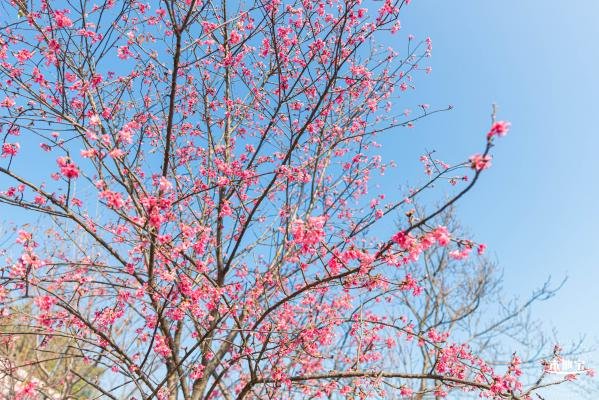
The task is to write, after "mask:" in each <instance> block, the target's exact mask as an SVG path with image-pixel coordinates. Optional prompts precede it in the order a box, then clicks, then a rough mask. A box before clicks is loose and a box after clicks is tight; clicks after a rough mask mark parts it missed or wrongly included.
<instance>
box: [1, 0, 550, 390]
mask: <svg viewBox="0 0 599 400" xmlns="http://www.w3.org/2000/svg"><path fill="white" fill-rule="evenodd" d="M408 4H409V1H408V0H402V1H400V0H385V1H381V2H373V3H372V4H370V3H369V4H365V3H364V4H363V2H362V1H360V0H327V1H324V0H323V1H314V0H302V1H281V0H271V1H262V0H255V1H248V2H243V1H240V2H232V1H225V0H222V1H217V0H213V1H209V0H185V1H182V0H173V1H171V0H169V1H154V0H151V1H148V2H144V1H139V2H138V1H129V0H127V1H115V0H108V1H105V2H98V3H93V2H88V1H87V0H81V1H78V2H75V1H70V0H65V1H62V0H60V1H47V0H43V1H31V2H29V1H26V0H11V1H4V2H2V4H1V7H2V12H1V15H2V17H0V18H1V20H0V24H1V26H0V77H1V82H0V85H1V86H0V133H1V134H2V138H3V143H2V152H1V156H2V162H3V164H2V166H1V167H0V174H1V175H2V180H0V182H1V185H2V187H1V188H0V190H2V192H1V193H0V201H1V202H3V203H5V204H6V205H7V207H8V206H11V207H12V209H20V210H22V211H24V212H23V213H20V214H18V215H19V216H20V215H34V214H35V215H39V216H40V218H41V219H40V222H39V223H38V224H37V226H36V227H35V228H31V227H29V228H27V227H24V228H23V229H20V230H19V232H18V235H17V238H16V239H15V245H16V246H18V251H16V250H15V251H12V252H8V253H7V256H6V260H5V262H4V264H3V265H2V267H1V270H0V279H1V286H0V303H1V304H2V307H3V313H5V314H7V315H10V317H11V318H12V320H13V321H16V322H15V324H14V326H15V327H17V329H16V330H12V331H10V332H4V333H2V335H8V336H14V335H28V334H32V333H33V334H35V335H38V336H39V335H44V336H45V337H47V338H48V339H47V340H48V341H50V342H51V341H53V340H64V341H66V342H68V343H73V345H72V346H69V351H67V350H66V349H65V351H64V352H63V353H62V355H63V357H77V358H79V359H80V360H81V362H83V363H87V364H93V365H98V366H99V367H100V368H104V369H106V372H105V373H104V374H103V376H102V380H101V383H100V384H96V383H94V381H93V380H92V379H88V381H89V382H87V383H88V384H90V385H94V388H95V389H96V390H98V391H99V392H100V393H101V395H100V396H101V398H106V399H118V398H127V399H155V398H157V399H169V400H176V399H185V400H188V399H189V400H199V399H216V398H222V399H258V398H260V399H263V398H272V399H281V398H323V397H327V398H348V397H350V398H379V397H388V398H398V397H402V396H403V397H405V398H409V397H410V396H412V394H413V392H414V391H417V390H418V382H420V381H421V380H423V379H424V380H427V381H430V382H431V383H432V384H433V385H434V390H433V392H434V395H435V396H437V397H445V396H447V395H448V394H450V393H451V392H454V391H468V392H476V393H480V395H482V396H486V397H490V398H497V399H499V398H514V399H527V398H531V393H532V392H533V391H534V390H535V389H536V388H537V387H540V386H542V385H543V383H542V379H539V381H538V383H537V384H535V385H533V386H532V387H527V388H525V387H523V386H522V384H521V382H520V380H519V375H520V366H519V364H520V361H519V358H518V356H517V355H514V356H513V357H512V359H511V361H510V362H509V364H508V365H507V366H505V367H500V368H495V367H494V366H492V365H491V364H490V363H488V362H486V361H485V360H484V359H483V357H481V355H479V354H476V352H474V351H473V349H471V348H470V347H469V346H468V345H467V344H465V343H463V342H460V341H459V340H454V339H452V336H451V332H441V331H436V330H433V329H431V330H429V331H427V332H418V331H416V330H414V326H413V323H412V321H410V320H409V319H408V318H407V317H404V318H399V319H392V318H390V316H389V315H390V310H393V309H394V308H395V307H396V306H397V305H398V304H400V305H401V304H404V303H402V302H403V300H402V296H397V294H398V293H405V294H409V295H410V296H418V295H419V294H420V293H421V291H422V282H420V281H419V280H417V279H415V277H414V275H413V274H410V273H409V269H408V266H410V265H413V264H414V263H415V262H416V261H417V260H418V259H419V257H420V256H421V254H422V253H423V251H425V250H427V249H429V248H430V247H431V246H433V245H438V246H443V247H446V248H447V251H448V254H450V255H451V257H452V258H453V259H456V260H464V259H467V258H469V257H476V253H482V252H483V251H484V246H483V245H481V244H477V243H474V242H473V241H472V240H470V239H468V238H463V237H458V236H455V235H453V234H452V232H451V231H450V230H449V229H448V228H447V227H445V226H442V225H435V224H434V222H435V221H436V220H435V218H436V217H437V216H439V215H441V214H442V213H443V212H444V211H445V210H447V209H448V208H449V207H451V205H452V204H454V203H455V202H456V201H457V200H459V199H460V198H461V197H462V196H464V195H465V194H466V193H467V192H468V191H469V190H470V189H471V188H472V187H473V186H474V184H475V183H476V182H477V180H478V179H479V178H480V176H481V174H483V173H484V170H485V169H486V168H488V167H490V165H491V148H492V147H493V145H494V143H495V141H496V140H497V138H498V137H501V136H504V135H505V134H506V133H507V131H508V129H509V124H508V123H506V122H504V121H496V120H495V118H494V117H493V120H492V121H491V126H490V128H487V129H485V128H484V127H481V151H480V153H479V154H475V155H472V156H470V157H469V158H468V159H467V160H466V161H464V162H458V163H455V164H452V165H448V164H445V163H442V162H440V161H438V160H435V159H433V158H432V157H431V156H425V157H424V159H423V160H424V162H425V164H426V165H427V173H428V177H427V178H426V180H425V181H424V183H422V184H421V185H415V186H414V187H412V188H410V189H409V190H408V191H407V192H400V191H399V190H397V191H395V190H392V189H391V188H388V190H386V191H385V193H382V194H376V195H375V194H372V192H369V188H370V186H371V181H372V179H374V178H376V177H377V176H378V175H379V174H382V173H384V171H385V170H386V169H387V168H388V167H391V166H392V165H391V164H390V163H385V162H384V161H383V160H382V157H381V156H380V155H379V154H377V150H378V148H379V147H380V145H379V144H378V143H377V142H376V140H377V138H378V137H380V136H382V135H387V134H393V132H395V131H397V130H399V129H401V128H402V127H411V126H413V124H414V122H415V121H417V120H419V119H421V118H424V117H426V116H429V115H431V114H433V113H436V112H438V111H441V110H430V109H428V107H427V106H422V107H420V112H419V113H414V114H410V112H408V111H401V112H400V111H397V108H398V107H399V104H400V101H401V97H402V94H404V93H405V92H407V91H411V90H412V89H414V83H413V79H414V78H415V76H416V75H417V74H419V73H426V72H428V71H429V69H428V68H427V67H426V66H423V65H422V64H423V63H425V62H426V59H427V57H428V56H429V55H430V53H431V48H432V45H431V41H430V39H425V40H422V41H418V40H416V39H415V38H414V37H412V36H408V37H404V36H402V34H401V30H400V28H401V25H400V20H399V17H400V16H401V14H402V10H403V9H404V7H406V6H408ZM391 35H395V36H391ZM388 37H393V38H394V40H395V41H396V40H397V39H398V38H399V39H402V38H403V40H404V41H405V45H404V46H402V47H405V48H404V49H402V50H399V49H390V48H387V47H386V46H384V45H381V44H378V43H384V41H385V40H387V38H388ZM485 132H487V133H486V137H485ZM377 179H378V178H377ZM445 183H446V184H447V185H444V184H445ZM445 186H447V187H446V189H447V191H448V192H449V193H450V197H449V198H448V199H447V200H446V201H445V202H444V203H443V204H441V205H440V206H439V207H437V208H435V209H434V210H432V211H430V212H429V213H428V214H427V215H423V216H416V215H415V214H414V213H413V212H411V210H413V205H412V202H413V201H416V200H418V198H419V197H420V196H421V195H422V194H423V193H425V192H430V191H431V190H433V189H434V188H436V187H445ZM403 213H407V214H403ZM398 216H399V218H400V223H399V226H398V227H397V229H395V230H394V231H393V232H390V233H385V232H387V231H388V227H389V222H392V221H393V218H397V217H398ZM15 217H16V216H15ZM19 218H20V217H19ZM471 253H472V254H471ZM366 297H368V298H370V299H372V301H369V302H365V301H364V299H365V298H366ZM29 301H32V302H33V304H34V308H33V310H32V312H31V313H24V312H23V310H24V307H23V304H25V303H26V302H29ZM61 338H62V339H61ZM410 346H412V347H413V346H416V347H421V348H425V349H426V351H427V353H428V354H430V357H431V359H432V360H434V362H433V363H432V364H431V368H430V370H429V371H426V372H424V373H410V372H406V371H403V370H401V368H398V367H399V366H389V365H388V363H385V362H384V361H385V359H386V357H387V356H388V354H389V353H390V352H391V351H396V350H397V349H407V348H408V347H410ZM70 347H72V348H70ZM31 363H35V360H33V359H32V360H31ZM16 367H18V366H16ZM14 371H18V368H12V369H9V370H6V371H4V373H5V374H11V373H14ZM81 379H84V380H85V379H86V377H85V376H83V377H81ZM42 397H43V393H42V390H41V388H40V387H39V386H38V385H37V383H36V382H34V381H29V382H24V385H23V388H22V389H21V390H19V392H18V393H16V394H15V398H16V399H30V398H33V399H35V398H42Z"/></svg>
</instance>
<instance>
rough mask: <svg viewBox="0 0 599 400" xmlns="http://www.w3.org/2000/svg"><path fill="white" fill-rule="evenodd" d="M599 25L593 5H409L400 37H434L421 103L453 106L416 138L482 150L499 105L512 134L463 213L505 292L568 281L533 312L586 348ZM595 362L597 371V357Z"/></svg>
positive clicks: (419, 0)
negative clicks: (582, 340)
mask: <svg viewBox="0 0 599 400" xmlns="http://www.w3.org/2000/svg"><path fill="white" fill-rule="evenodd" d="M597 21H599V2H597V1H596V0H578V1H576V2H571V3H566V2H561V1H555V0H550V1H546V0H545V1H541V0H525V1H523V0H501V1H487V0H456V1H447V0H414V1H413V2H412V3H411V4H410V5H409V6H408V7H407V8H405V9H404V11H403V16H402V31H403V33H404V34H407V33H414V34H415V35H416V37H417V38H424V37H426V36H430V37H431V38H432V40H433V56H432V58H431V60H430V65H431V66H432V69H433V72H432V74H431V75H430V76H428V77H426V78H424V77H418V78H417V79H416V88H417V90H416V92H415V95H414V96H415V98H417V99H418V100H419V101H421V102H423V103H430V104H431V107H433V108H434V107H435V106H439V107H442V106H444V105H447V104H452V105H454V107H455V109H454V110H453V111H451V112H447V113H442V114H440V115H437V116H434V117H432V118H428V119H426V120H425V121H423V122H421V123H419V124H418V125H417V127H416V129H415V130H413V131H411V132H410V133H409V135H414V137H417V140H414V141H413V142H414V143H415V144H416V145H419V146H421V149H424V148H427V149H431V148H434V149H435V150H437V151H438V154H439V156H440V157H444V156H445V155H447V156H449V157H446V158H448V159H450V160H451V159H452V157H453V158H454V159H453V161H457V160H460V156H461V157H462V158H464V156H466V157H467V156H468V155H470V154H472V153H474V152H476V151H478V150H479V149H480V148H481V147H482V145H483V142H482V140H483V135H484V133H485V132H486V130H485V129H487V128H488V126H489V121H490V117H489V114H490V110H491V104H493V103H496V104H497V105H498V106H499V112H498V117H499V119H506V120H509V121H511V122H512V130H511V132H510V134H509V135H508V136H507V137H505V138H503V139H501V140H499V141H498V143H497V146H496V148H495V149H494V160H493V167H492V168H491V169H490V170H489V171H488V173H487V174H485V175H484V176H483V179H482V180H481V181H480V184H478V186H477V187H475V189H474V191H473V192H471V193H470V194H469V195H468V196H467V198H466V199H465V200H464V201H462V202H461V203H460V205H459V215H460V217H461V220H462V221H463V222H464V224H465V225H466V226H467V227H469V228H470V229H471V230H472V232H474V234H475V237H476V238H477V239H478V240H481V241H483V242H485V243H487V244H488V246H489V250H490V253H491V254H492V255H493V257H494V258H495V259H496V260H497V261H498V262H499V264H500V266H501V267H503V269H504V270H505V290H506V293H508V294H510V295H520V296H522V297H525V296H526V295H527V294H528V293H530V291H531V290H533V289H534V288H536V287H538V286H540V285H541V284H542V283H543V282H544V280H545V279H546V278H547V276H549V275H551V276H553V278H554V280H555V281H559V280H561V279H562V278H563V277H564V276H568V277H569V279H568V282H567V283H566V286H565V287H564V288H563V289H562V290H561V291H560V293H559V294H558V295H557V296H556V297H554V298H553V299H551V300H549V301H547V302H545V303H544V304H541V305H539V306H537V307H535V309H534V312H535V315H536V316H537V317H539V318H540V319H542V320H543V321H544V323H545V324H546V327H547V329H551V327H555V328H557V330H558V332H559V336H558V337H559V339H560V340H562V341H564V342H567V341H569V340H574V339H576V338H577V337H578V335H579V334H586V335H587V337H588V343H589V344H590V345H594V344H595V343H596V338H597V337H599V318H597V305H599V290H597V282H598V278H599V268H598V267H599V234H598V229H597V227H598V225H599V213H598V208H599V202H598V201H597V198H598V197H599V177H598V174H597V172H596V171H597V169H598V166H597V161H598V160H599V158H598V157H597V155H596V152H597V148H599V132H598V130H597V128H596V126H597V123H596V115H597V113H598V111H597V105H598V94H599V76H598V72H599V40H598V39H599V23H597ZM401 40H403V39H401ZM394 45H396V46H397V47H399V48H400V49H401V48H402V45H403V43H399V42H398V43H397V44H394ZM398 146H399V142H398ZM398 151H399V150H398ZM455 158H457V159H455ZM398 161H400V166H401V160H398ZM588 359H589V360H590V363H591V364H594V367H595V368H597V365H598V363H597V361H599V354H598V353H596V352H595V353H593V354H591V355H589V356H588ZM559 396H562V397H559ZM550 398H554V399H562V398H563V399H567V398H571V396H569V395H568V394H567V393H566V392H564V393H562V394H561V395H558V397H550Z"/></svg>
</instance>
